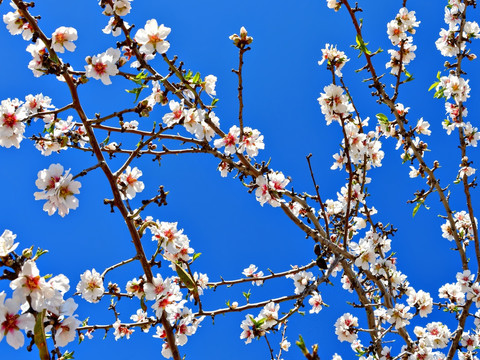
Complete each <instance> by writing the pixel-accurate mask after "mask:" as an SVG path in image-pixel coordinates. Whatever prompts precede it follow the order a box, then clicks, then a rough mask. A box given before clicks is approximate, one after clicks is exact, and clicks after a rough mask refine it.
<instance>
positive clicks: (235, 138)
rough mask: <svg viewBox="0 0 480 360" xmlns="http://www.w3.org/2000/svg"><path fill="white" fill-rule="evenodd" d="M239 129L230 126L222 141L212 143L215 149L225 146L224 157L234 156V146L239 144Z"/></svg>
mask: <svg viewBox="0 0 480 360" xmlns="http://www.w3.org/2000/svg"><path fill="white" fill-rule="evenodd" d="M239 136H240V128H239V127H238V126H236V125H234V126H232V127H231V128H230V130H229V131H228V133H227V134H225V136H224V137H223V138H222V139H217V140H215V141H214V142H213V146H215V147H216V148H217V149H218V148H221V147H223V146H225V155H230V154H234V153H235V151H236V147H235V146H236V145H237V144H238V142H239Z"/></svg>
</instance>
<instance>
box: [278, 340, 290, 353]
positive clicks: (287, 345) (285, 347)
mask: <svg viewBox="0 0 480 360" xmlns="http://www.w3.org/2000/svg"><path fill="white" fill-rule="evenodd" d="M290 345H291V344H290V341H287V339H283V340H282V342H281V343H280V347H281V348H282V350H283V351H288V349H289V348H290Z"/></svg>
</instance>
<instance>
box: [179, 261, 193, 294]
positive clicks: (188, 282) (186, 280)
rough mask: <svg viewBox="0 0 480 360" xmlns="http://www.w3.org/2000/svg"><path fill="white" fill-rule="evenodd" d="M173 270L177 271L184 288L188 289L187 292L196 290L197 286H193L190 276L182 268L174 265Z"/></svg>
mask: <svg viewBox="0 0 480 360" xmlns="http://www.w3.org/2000/svg"><path fill="white" fill-rule="evenodd" d="M175 270H176V271H177V274H178V277H179V278H180V280H181V281H182V282H183V283H184V284H185V286H186V287H187V288H188V290H196V289H197V286H196V285H195V281H193V279H192V277H191V276H190V274H189V273H188V272H186V271H185V269H184V268H182V267H181V266H178V265H177V264H175Z"/></svg>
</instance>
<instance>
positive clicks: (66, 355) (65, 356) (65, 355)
mask: <svg viewBox="0 0 480 360" xmlns="http://www.w3.org/2000/svg"><path fill="white" fill-rule="evenodd" d="M73 353H74V351H72V352H68V351H65V352H64V353H63V355H62V359H64V360H68V359H75V358H74V357H73Z"/></svg>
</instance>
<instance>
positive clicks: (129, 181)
mask: <svg viewBox="0 0 480 360" xmlns="http://www.w3.org/2000/svg"><path fill="white" fill-rule="evenodd" d="M140 176H142V172H141V171H140V170H139V169H138V168H136V167H134V168H133V169H132V168H131V167H130V166H128V167H127V169H126V170H125V172H124V173H122V174H120V176H119V177H118V179H117V184H118V188H119V190H120V195H121V196H122V200H125V199H129V200H131V199H133V198H134V197H135V195H136V194H137V193H138V192H142V191H143V189H144V188H145V185H144V183H143V182H142V181H139V180H138V178H139V177H140Z"/></svg>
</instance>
